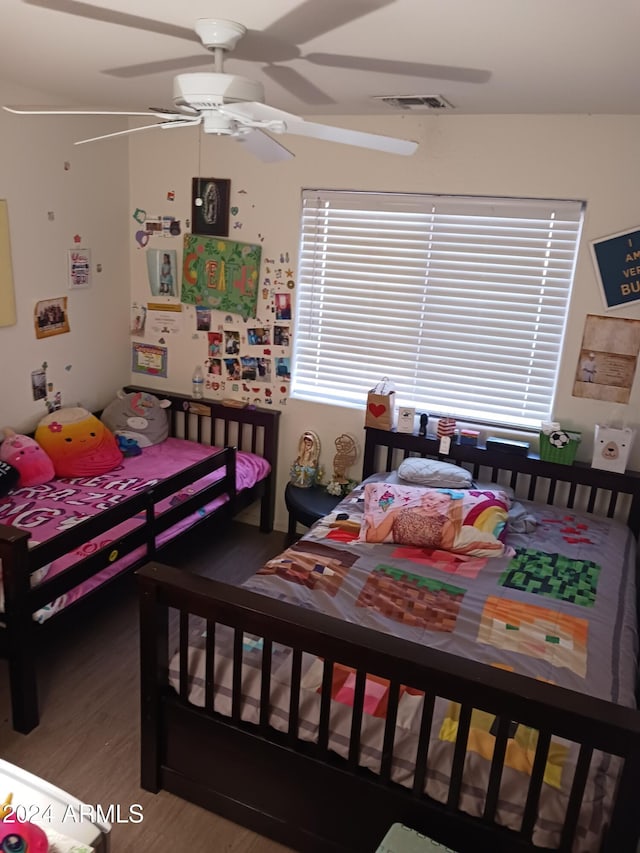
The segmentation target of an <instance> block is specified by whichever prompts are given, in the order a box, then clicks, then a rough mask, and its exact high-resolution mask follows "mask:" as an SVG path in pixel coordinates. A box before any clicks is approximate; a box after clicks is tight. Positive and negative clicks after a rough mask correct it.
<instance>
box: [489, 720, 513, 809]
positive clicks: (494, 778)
mask: <svg viewBox="0 0 640 853" xmlns="http://www.w3.org/2000/svg"><path fill="white" fill-rule="evenodd" d="M510 731H511V720H510V719H509V718H508V717H499V718H498V727H497V731H496V739H495V743H494V746H493V757H492V759H491V769H490V770H489V784H488V786H487V796H486V798H485V801H484V813H483V818H484V820H486V821H488V822H489V823H493V822H494V820H495V816H496V808H497V805H498V795H499V793H500V782H501V780H502V770H503V768H504V757H505V754H506V752H507V740H508V738H509V733H510Z"/></svg>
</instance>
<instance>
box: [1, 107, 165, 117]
mask: <svg viewBox="0 0 640 853" xmlns="http://www.w3.org/2000/svg"><path fill="white" fill-rule="evenodd" d="M2 109H3V110H6V111H7V112H8V113H16V114H17V115H34V116H55V115H59V116H146V117H147V118H149V116H151V115H155V116H158V117H159V118H162V117H163V116H165V115H166V116H170V115H174V114H175V111H174V110H167V111H166V112H165V111H164V110H158V109H148V110H144V111H138V110H118V109H113V110H112V109H108V108H106V107H54V106H48V105H45V106H24V107H23V106H13V105H9V104H5V105H3V107H2Z"/></svg>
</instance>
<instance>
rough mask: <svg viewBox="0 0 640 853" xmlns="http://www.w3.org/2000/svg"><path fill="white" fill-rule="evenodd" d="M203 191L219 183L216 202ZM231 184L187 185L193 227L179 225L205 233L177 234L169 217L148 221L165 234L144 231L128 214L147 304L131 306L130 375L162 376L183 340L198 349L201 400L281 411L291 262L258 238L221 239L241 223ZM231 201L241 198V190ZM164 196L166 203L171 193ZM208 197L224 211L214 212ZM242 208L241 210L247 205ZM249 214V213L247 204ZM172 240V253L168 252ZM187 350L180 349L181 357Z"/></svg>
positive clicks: (140, 218)
mask: <svg viewBox="0 0 640 853" xmlns="http://www.w3.org/2000/svg"><path fill="white" fill-rule="evenodd" d="M211 183H216V184H219V185H220V187H219V190H220V191H219V192H218V194H217V195H216V191H215V188H214V189H212V188H211V186H210V184H211ZM229 185H230V182H229V181H226V180H225V181H223V180H219V179H214V178H211V179H209V178H201V179H195V178H194V179H193V183H192V220H191V222H190V221H187V223H185V224H186V225H187V226H190V225H191V224H192V223H193V225H194V226H196V227H197V228H198V232H201V231H202V232H206V233H185V234H182V233H181V232H182V225H181V223H180V222H179V221H178V220H176V219H174V218H173V217H171V216H162V217H156V218H154V219H153V220H151V222H152V223H153V224H154V225H155V223H156V222H157V221H158V220H160V221H161V222H164V221H165V220H166V223H165V224H166V227H162V228H157V227H153V228H151V230H150V231H149V232H145V230H144V229H145V223H146V212H145V211H144V210H142V209H141V208H136V210H135V212H134V214H133V218H134V220H135V222H136V226H135V228H136V233H135V239H136V242H137V244H138V247H139V248H140V249H141V250H144V252H145V254H146V272H147V284H148V291H147V293H148V298H142V299H137V300H136V301H134V302H133V303H132V307H131V326H130V333H131V337H132V344H131V347H132V358H131V367H132V370H133V372H135V373H141V374H146V375H153V376H157V377H161V378H168V377H169V376H170V363H171V359H172V350H173V349H174V347H175V350H174V351H178V344H179V342H180V341H183V342H184V341H185V336H186V337H189V338H191V339H192V340H193V341H194V342H195V341H199V342H201V343H202V347H201V348H200V345H199V344H198V350H199V357H197V361H196V364H199V365H200V367H201V370H202V374H203V377H204V389H203V390H204V396H205V397H207V398H211V399H232V400H235V401H237V402H243V403H247V404H254V405H260V406H264V405H267V406H269V405H279V406H282V405H285V404H286V402H287V398H288V395H289V385H290V379H291V355H292V345H293V324H292V320H293V317H292V312H293V304H294V299H293V293H294V289H295V272H294V269H293V267H292V263H291V254H290V252H289V251H288V250H286V251H282V252H278V253H277V254H271V253H270V252H269V251H268V250H266V249H265V248H264V240H265V238H264V235H262V234H258V235H257V240H256V241H255V242H244V241H240V240H237V239H232V238H230V237H229V236H227V235H228V232H229V230H230V228H231V227H233V229H234V231H235V232H237V231H239V230H240V228H242V226H243V224H245V223H244V222H243V220H242V218H241V217H242V208H241V205H240V203H238V204H235V203H234V202H233V201H232V200H231V193H230V186H229ZM200 196H202V199H203V201H205V202H206V204H205V205H204V206H205V208H207V209H205V210H204V211H203V210H201V209H198V208H197V207H196V200H197V199H198V198H199V197H200ZM238 196H239V198H241V197H242V196H246V191H242V190H240V192H239V193H238ZM167 198H168V200H171V201H173V200H174V199H175V193H172V192H170V193H168V194H167ZM216 199H218V201H220V200H221V199H222V200H225V199H226V200H229V204H228V206H227V205H226V204H225V205H224V206H223V205H222V204H218V206H217V207H216V205H215V204H214V203H213V202H215V201H216ZM242 202H243V203H244V204H246V198H243V199H242ZM198 207H200V206H198ZM249 207H250V208H251V213H252V214H253V212H254V211H253V208H254V205H250V206H248V209H249ZM207 214H208V215H207ZM230 216H231V218H232V224H230V222H229V217H230ZM176 242H178V243H179V244H181V248H180V249H178V248H174V247H175V245H176ZM158 243H160V244H161V245H160V247H159V248H158ZM153 244H155V245H153ZM193 349H194V348H193V346H189V350H191V351H193ZM185 350H186V347H180V348H179V351H180V352H181V354H182V353H183V352H184V351H185ZM181 357H182V356H181ZM196 364H194V365H193V367H194V368H195V367H196ZM172 390H183V391H186V390H187V389H177V388H176V389H172Z"/></svg>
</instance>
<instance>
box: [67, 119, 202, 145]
mask: <svg viewBox="0 0 640 853" xmlns="http://www.w3.org/2000/svg"><path fill="white" fill-rule="evenodd" d="M199 123H200V118H198V120H193V119H189V120H188V121H167V122H159V123H158V124H145V125H143V126H142V127H129V128H127V130H116V132H115V133H103V134H102V136H92V137H90V138H89V139H78V140H77V142H74V143H73V144H74V145H84V144H85V143H86V142H98V141H99V140H101V139H112V138H113V137H114V136H125V135H126V134H128V133H139V132H140V131H141V130H153V129H154V128H155V127H161V128H162V129H163V130H166V128H167V127H184V126H185V125H191V124H199Z"/></svg>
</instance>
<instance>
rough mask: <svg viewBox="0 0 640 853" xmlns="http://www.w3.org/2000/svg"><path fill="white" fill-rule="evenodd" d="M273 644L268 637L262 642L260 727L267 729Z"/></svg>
mask: <svg viewBox="0 0 640 853" xmlns="http://www.w3.org/2000/svg"><path fill="white" fill-rule="evenodd" d="M272 657H273V643H272V642H271V640H269V639H268V638H267V637H264V638H263V640H262V663H261V666H260V679H261V680H260V726H261V727H262V728H263V729H266V728H267V727H268V725H269V714H270V706H271V660H272Z"/></svg>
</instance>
